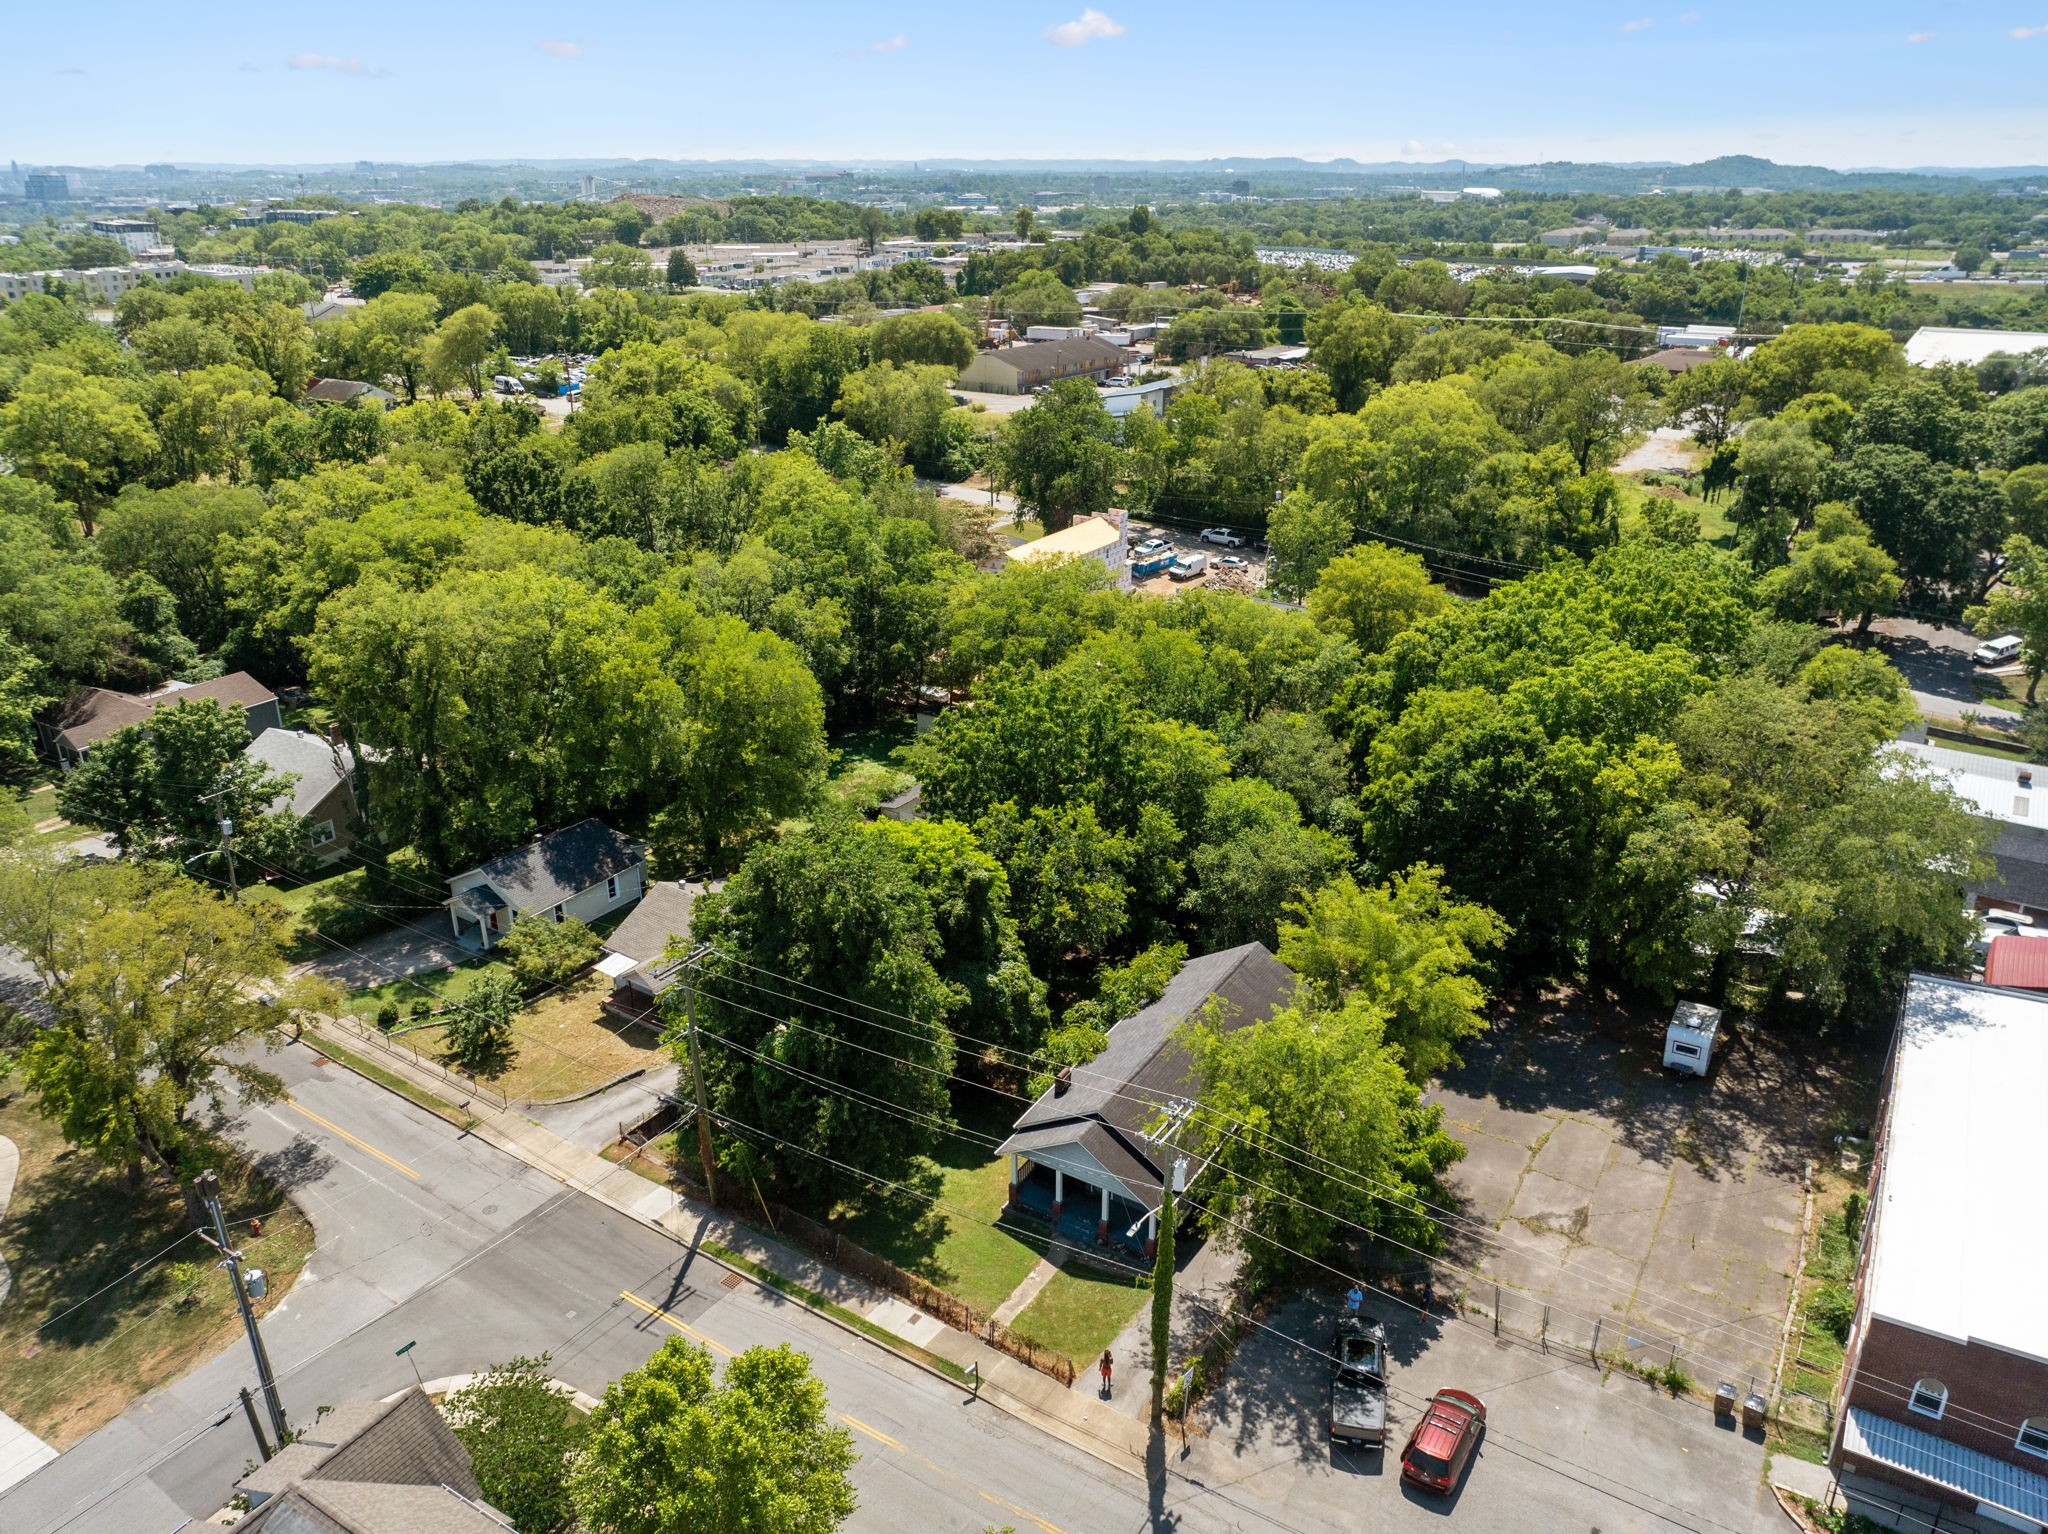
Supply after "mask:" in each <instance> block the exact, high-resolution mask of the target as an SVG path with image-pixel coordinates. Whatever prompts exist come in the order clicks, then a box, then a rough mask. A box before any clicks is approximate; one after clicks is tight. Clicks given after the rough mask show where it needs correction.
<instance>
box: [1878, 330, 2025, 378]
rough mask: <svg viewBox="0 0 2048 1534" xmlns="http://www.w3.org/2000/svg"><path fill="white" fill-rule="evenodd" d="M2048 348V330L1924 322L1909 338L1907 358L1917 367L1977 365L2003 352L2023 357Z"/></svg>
mask: <svg viewBox="0 0 2048 1534" xmlns="http://www.w3.org/2000/svg"><path fill="white" fill-rule="evenodd" d="M2043 348H2048V330H1962V329H1959V328H1957V327H1955V326H1953V325H1923V326H1921V327H1920V328H1919V329H1918V330H1916V331H1914V332H1913V334H1912V336H1911V337H1910V338H1908V340H1907V342H1906V360H1907V361H1908V362H1910V363H1912V364H1913V365H1914V366H1915V367H1923V368H1931V367H1938V366H1940V365H1941V364H1942V363H1945V362H1956V363H1961V364H1962V365H1963V366H1965V367H1975V366H1976V365H1977V364H1978V363H1980V362H1982V361H1983V360H1984V359H1985V358H1986V357H1995V356H1998V355H2000V354H2004V355H2007V356H2013V357H2023V356H2025V355H2026V354H2027V353H2028V352H2037V351H2040V350H2042V349H2043Z"/></svg>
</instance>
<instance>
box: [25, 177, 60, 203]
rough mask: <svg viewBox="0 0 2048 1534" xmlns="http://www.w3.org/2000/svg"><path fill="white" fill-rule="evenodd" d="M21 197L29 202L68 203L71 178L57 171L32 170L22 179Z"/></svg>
mask: <svg viewBox="0 0 2048 1534" xmlns="http://www.w3.org/2000/svg"><path fill="white" fill-rule="evenodd" d="M22 195H23V196H25V197H26V198H28V200H29V201H30V202H69V201H70V200H71V178H70V177H69V176H67V175H65V174H64V172H62V171H59V170H32V171H30V172H29V173H28V175H27V176H25V177H24V178H23V179H22Z"/></svg>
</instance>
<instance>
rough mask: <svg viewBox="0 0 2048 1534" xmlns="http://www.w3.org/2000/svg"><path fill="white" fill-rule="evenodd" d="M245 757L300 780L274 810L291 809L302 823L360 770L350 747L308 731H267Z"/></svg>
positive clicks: (278, 799) (252, 743)
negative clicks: (339, 785)
mask: <svg viewBox="0 0 2048 1534" xmlns="http://www.w3.org/2000/svg"><path fill="white" fill-rule="evenodd" d="M242 754H243V755H244V756H246V757H249V758H251V759H252V760H255V761H258V762H261V763H262V764H263V765H264V766H265V767H268V768H269V769H270V770H271V771H272V772H273V773H276V774H278V775H280V776H283V775H285V774H287V773H289V774H292V775H293V776H295V777H296V778H297V779H298V781H297V782H295V783H293V784H292V786H291V787H290V788H288V789H286V790H285V791H284V792H283V793H281V794H279V795H278V796H277V797H276V798H275V799H274V800H272V801H271V804H270V808H271V809H272V811H279V810H286V809H288V810H290V811H291V813H292V815H293V816H294V817H296V818H297V819H300V820H304V819H305V818H306V817H307V816H308V815H310V814H312V813H313V811H315V810H316V809H318V808H319V807H320V801H321V800H322V799H325V798H326V797H327V796H328V795H329V794H331V793H333V792H334V789H335V786H336V785H337V784H339V783H341V782H343V781H345V780H346V779H347V778H348V776H349V775H350V774H351V773H353V772H354V771H355V770H356V759H355V756H354V755H353V754H352V753H351V752H350V751H349V749H348V747H347V746H344V745H342V744H340V743H339V742H330V741H325V740H322V739H321V738H320V737H319V736H317V735H309V734H307V733H306V732H305V731H304V730H265V731H264V732H263V733H262V734H261V735H258V736H257V737H256V738H255V739H254V740H252V741H250V742H249V745H248V748H247V749H246V750H244V751H243V753H242Z"/></svg>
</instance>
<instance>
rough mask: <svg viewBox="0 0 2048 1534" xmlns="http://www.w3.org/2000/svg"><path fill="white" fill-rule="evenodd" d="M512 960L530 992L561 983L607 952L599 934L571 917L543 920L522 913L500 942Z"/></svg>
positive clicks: (514, 967)
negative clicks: (560, 919) (598, 937)
mask: <svg viewBox="0 0 2048 1534" xmlns="http://www.w3.org/2000/svg"><path fill="white" fill-rule="evenodd" d="M498 947H499V949H500V951H502V952H503V953H504V955H505V957H506V958H508V959H510V960H511V961H512V973H513V974H515V975H517V976H518V977H519V983H520V984H521V985H523V986H525V987H526V989H528V990H529V991H531V990H538V989H539V988H540V987H541V986H544V985H559V984H561V982H563V981H564V980H567V979H568V978H569V977H570V976H572V975H574V974H577V973H578V972H580V971H582V970H585V969H588V968H589V967H590V966H591V965H592V964H595V963H596V962H597V956H598V955H599V954H601V953H603V952H604V945H603V944H602V943H600V942H599V941H598V940H597V934H596V933H595V932H592V931H591V930H590V928H588V927H587V926H585V925H584V924H583V923H582V922H580V921H578V920H577V919H576V918H575V917H573V916H571V917H569V918H568V919H567V920H565V921H543V920H541V919H540V918H539V917H537V916H522V917H520V918H519V919H518V920H517V921H515V922H513V923H512V930H511V931H510V932H509V933H507V934H506V935H505V940H504V941H503V942H502V943H500V944H499V945H498Z"/></svg>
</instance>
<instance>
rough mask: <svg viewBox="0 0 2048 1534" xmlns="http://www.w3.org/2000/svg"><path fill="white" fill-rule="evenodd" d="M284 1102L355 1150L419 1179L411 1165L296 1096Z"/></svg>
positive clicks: (416, 1179) (414, 1178) (415, 1179)
mask: <svg viewBox="0 0 2048 1534" xmlns="http://www.w3.org/2000/svg"><path fill="white" fill-rule="evenodd" d="M285 1104H286V1105H287V1106H288V1107H290V1108H293V1109H295V1110H296V1111H298V1112H300V1113H303V1114H304V1115H305V1116H306V1117H307V1118H309V1119H311V1120H312V1121H313V1122H314V1123H316V1124H318V1125H319V1126H320V1127H321V1128H322V1129H324V1130H326V1131H327V1132H328V1133H329V1134H337V1135H340V1136H341V1137H342V1139H344V1140H346V1141H348V1143H349V1144H351V1145H353V1146H354V1147H355V1148H356V1149H357V1150H359V1151H361V1152H362V1153H363V1154H364V1155H366V1156H375V1157H376V1158H377V1159H378V1160H379V1161H381V1162H383V1163H384V1164H385V1165H386V1166H388V1167H395V1168H397V1169H398V1170H399V1171H401V1172H403V1173H405V1175H406V1176H408V1177H410V1178H411V1179H412V1180H413V1181H414V1182H418V1181H419V1180H420V1174H419V1173H417V1172H415V1171H414V1170H413V1169H412V1168H411V1167H409V1166H407V1165H406V1164H405V1163H404V1162H403V1161H400V1160H398V1159H396V1158H395V1157H392V1156H387V1155H385V1154H384V1153H383V1152H382V1151H380V1150H379V1149H377V1147H376V1146H374V1145H372V1144H370V1142H369V1141H367V1140H358V1139H357V1138H356V1137H355V1136H354V1135H352V1134H350V1133H349V1132H348V1131H347V1130H346V1129H343V1128H342V1127H341V1126H340V1125H339V1124H334V1123H330V1122H329V1121H328V1120H326V1119H323V1118H322V1117H320V1115H319V1114H317V1113H315V1112H314V1111H313V1110H312V1109H311V1108H308V1107H307V1106H306V1105H305V1104H304V1103H302V1102H300V1101H299V1100H298V1099H297V1098H295V1097H287V1098H286V1099H285Z"/></svg>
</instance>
